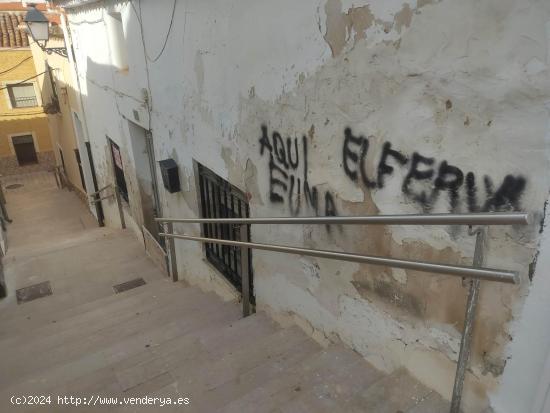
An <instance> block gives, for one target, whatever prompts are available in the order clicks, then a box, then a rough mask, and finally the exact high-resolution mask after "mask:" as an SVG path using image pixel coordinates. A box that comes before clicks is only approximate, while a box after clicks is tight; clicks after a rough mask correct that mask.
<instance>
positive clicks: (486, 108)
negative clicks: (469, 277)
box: [55, 0, 550, 413]
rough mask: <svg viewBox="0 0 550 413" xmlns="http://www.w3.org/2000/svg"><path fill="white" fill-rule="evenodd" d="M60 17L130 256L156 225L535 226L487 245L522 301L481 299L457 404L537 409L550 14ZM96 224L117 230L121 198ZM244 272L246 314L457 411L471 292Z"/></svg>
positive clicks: (424, 250)
mask: <svg viewBox="0 0 550 413" xmlns="http://www.w3.org/2000/svg"><path fill="white" fill-rule="evenodd" d="M55 3H56V4H58V5H60V6H63V7H64V8H65V11H66V13H67V18H68V25H67V27H68V31H67V33H68V34H69V35H70V39H71V42H72V48H73V49H74V61H72V59H73V57H70V59H71V63H72V64H73V65H74V68H75V72H76V76H77V78H78V79H79V83H80V96H81V98H82V112H83V117H84V118H85V119H84V122H83V129H84V135H85V140H87V142H88V145H89V148H90V152H91V155H92V156H91V158H92V159H93V160H94V163H95V169H96V180H97V182H98V186H99V187H103V186H105V185H109V184H111V185H117V186H118V187H119V188H120V190H121V193H122V195H123V198H124V201H123V204H124V215H125V221H126V223H127V224H128V226H129V227H130V228H131V229H132V230H133V231H135V233H136V234H137V236H139V237H143V238H146V235H144V234H146V233H150V234H152V235H153V237H154V236H155V234H156V233H157V232H158V227H156V225H155V223H154V221H153V218H154V217H155V216H165V217H179V218H184V217H212V216H213V217H224V216H247V215H249V216H255V217H269V216H315V215H321V216H325V215H326V216H336V215H338V216H347V215H373V214H419V213H426V214H428V213H447V212H452V213H470V212H492V211H526V212H529V213H530V215H531V217H532V223H531V225H529V226H528V227H527V228H523V227H522V228H520V227H517V228H516V227H511V228H508V227H494V228H491V229H490V230H489V240H488V243H487V245H486V250H485V257H486V259H485V265H486V266H487V267H494V268H509V269H513V270H517V271H519V273H520V276H521V282H520V284H519V286H509V285H504V284H497V283H491V282H486V283H483V287H482V292H481V301H480V306H479V308H478V321H477V323H476V326H475V338H474V344H473V353H472V360H471V364H470V368H469V370H468V373H467V380H466V389H465V399H464V403H465V411H468V412H481V411H484V410H485V409H486V408H488V407H492V408H493V409H494V410H495V411H496V412H518V411H522V412H523V411H525V412H537V413H540V412H541V411H543V410H540V409H539V410H536V409H537V408H538V407H537V406H543V405H544V403H547V400H545V397H546V396H544V395H545V394H548V392H547V390H548V389H549V388H550V378H549V377H547V376H545V374H544V370H543V367H544V363H543V362H541V360H549V361H548V363H550V354H548V348H550V327H549V326H548V325H547V323H546V322H544V321H543V317H541V316H540V314H547V311H548V310H549V309H548V304H547V302H548V300H547V299H546V300H545V299H544V297H545V295H544V294H545V291H546V292H547V291H548V289H547V288H546V287H547V286H548V284H549V283H550V272H549V271H548V270H549V263H548V262H547V259H546V257H548V256H549V254H548V248H550V241H549V239H548V235H547V230H546V228H545V224H544V223H545V218H546V215H545V214H547V208H545V205H546V203H547V200H548V193H549V189H550V176H549V175H548V173H547V171H548V168H549V166H550V165H549V159H550V149H549V146H548V145H549V142H550V140H549V139H550V138H549V137H550V122H549V117H548V116H549V114H548V102H549V101H550V92H549V91H550V88H549V86H550V82H549V78H550V76H549V66H550V60H549V59H550V58H549V56H550V35H549V33H550V31H549V30H548V27H550V26H549V25H550V4H549V3H547V2H531V1H528V0H520V1H513V2H512V1H505V2H502V1H499V2H494V1H481V2H478V1H474V0H466V1H461V2H448V1H410V2H409V1H401V2H384V1H372V0H361V1H355V2H353V4H352V2H349V1H342V0H323V1H318V0H315V1H313V0H311V1H310V0H305V1H300V2H296V1H286V0H285V1H279V2H268V1H259V2H258V1H256V2H227V1H214V2H204V1H193V0H192V1H187V2H184V1H179V0H175V1H174V2H163V3H162V4H159V2H153V1H141V2H116V1H102V2H98V1H89V0H88V1H84V0H67V1H57V2H55ZM174 167H175V169H176V170H177V173H178V178H179V179H178V180H177V183H178V185H172V183H170V182H168V183H167V184H166V185H165V183H164V181H163V180H162V179H161V177H162V174H163V171H164V172H170V171H173V169H171V168H174ZM83 173H84V176H85V179H88V180H91V177H92V172H91V170H90V168H89V167H88V168H86V167H85V168H84V172H83ZM102 206H103V210H104V213H105V220H106V223H107V225H112V226H118V225H120V219H119V215H118V210H117V207H116V203H115V202H114V200H113V199H110V200H105V201H104V202H103V203H102ZM177 231H185V232H186V233H188V234H191V235H200V234H204V235H209V234H213V235H216V234H218V233H219V234H222V236H223V237H230V238H231V237H232V235H231V234H230V232H231V229H230V228H225V227H223V226H221V227H214V226H205V227H202V228H200V227H199V226H191V225H189V226H181V227H178V228H177ZM223 234H225V235H223ZM251 239H252V240H253V241H254V242H259V243H262V242H263V243H275V244H287V245H288V244H290V245H297V246H305V247H310V248H318V249H325V250H342V251H353V252H356V253H363V254H370V255H380V256H393V257H400V258H409V259H416V260H422V261H431V262H448V263H454V264H463V265H470V264H471V262H472V257H473V249H474V237H472V236H470V235H468V231H467V229H465V228H458V227H454V226H451V227H399V226H372V227H360V226H341V227H338V226H334V225H332V226H329V227H325V226H322V227H318V226H308V225H304V226H256V227H255V226H253V227H252V233H251ZM176 249H177V257H178V262H177V265H178V272H179V274H180V276H181V277H182V278H185V279H186V280H188V281H189V282H191V283H193V284H198V285H200V286H202V287H204V288H206V289H212V290H215V291H217V292H218V293H220V294H222V295H225V296H229V297H238V296H239V290H240V284H239V283H240V277H242V274H239V272H238V270H237V267H238V266H237V265H234V264H236V263H237V261H238V257H237V256H236V254H237V253H236V251H235V250H234V249H231V248H217V247H214V246H211V245H210V246H206V247H204V248H203V247H202V246H201V245H200V244H196V243H192V242H184V241H181V242H178V243H177V245H176ZM251 264H252V275H253V284H252V287H253V291H254V298H255V303H256V306H257V308H259V309H263V310H266V311H268V312H270V313H271V314H273V315H274V316H275V317H277V318H280V319H285V318H290V319H292V320H294V321H295V322H297V323H299V324H300V325H302V326H303V327H304V328H305V329H306V330H308V331H309V332H310V333H311V334H313V335H316V336H318V337H322V338H324V339H328V340H331V339H333V338H338V339H340V340H342V341H344V342H345V343H347V344H348V345H349V346H350V347H352V348H354V349H355V350H356V351H358V352H359V353H361V354H363V355H364V356H365V357H366V358H367V359H368V360H369V361H371V362H372V363H373V364H375V365H376V366H377V367H378V368H380V369H383V370H386V371H391V370H394V369H396V368H399V367H405V368H406V369H408V370H409V371H410V372H411V373H412V374H413V375H415V376H416V377H417V378H419V379H420V380H421V381H423V382H424V383H425V384H427V385H428V386H430V387H431V388H434V389H435V390H437V391H438V392H440V393H441V394H442V395H444V396H445V397H449V395H450V394H451V390H452V383H453V379H454V369H455V367H456V360H457V354H458V349H459V343H460V333H461V329H462V325H463V322H464V307H465V302H466V296H467V291H468V289H467V286H466V285H465V284H464V283H462V280H460V279H457V278H456V277H452V276H442V275H433V274H425V273H420V272H415V271H405V270H395V269H394V270H392V269H390V268H386V267H380V266H372V265H360V264H355V263H344V262H339V261H328V260H322V259H314V258H308V257H304V256H282V255H278V254H275V253H266V252H261V251H254V252H253V253H252V260H251ZM533 334H535V335H536V337H537V340H536V342H537V344H536V345H535V344H532V345H529V342H530V337H532V336H533ZM531 343H532V342H531ZM251 345H253V343H251ZM517 377H522V380H521V382H519V383H518V380H517Z"/></svg>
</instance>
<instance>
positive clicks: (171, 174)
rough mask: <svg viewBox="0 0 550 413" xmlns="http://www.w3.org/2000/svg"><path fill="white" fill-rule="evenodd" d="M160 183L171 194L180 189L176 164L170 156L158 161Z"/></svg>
mask: <svg viewBox="0 0 550 413" xmlns="http://www.w3.org/2000/svg"><path fill="white" fill-rule="evenodd" d="M159 165H160V171H161V173H162V183H163V184H164V187H165V188H166V190H167V191H168V192H170V193H171V194H173V193H174V192H179V191H180V190H181V185H180V177H179V172H178V165H177V164H176V161H174V160H173V159H172V158H169V159H163V160H162V161H159Z"/></svg>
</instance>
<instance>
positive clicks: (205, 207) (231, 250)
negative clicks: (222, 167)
mask: <svg viewBox="0 0 550 413" xmlns="http://www.w3.org/2000/svg"><path fill="white" fill-rule="evenodd" d="M197 167H198V175H199V191H200V194H199V195H200V201H201V218H248V217H250V207H249V204H248V200H247V198H246V195H245V193H244V192H243V191H241V190H240V189H238V188H237V187H235V186H234V185H232V184H231V183H229V182H228V181H226V180H225V179H223V178H221V177H220V176H218V175H216V174H215V173H214V172H213V171H211V170H210V169H208V168H206V167H205V166H204V165H201V164H199V163H197ZM202 234H203V235H204V236H205V237H207V238H218V239H228V240H234V241H240V240H241V239H240V228H239V226H238V225H232V224H203V225H202ZM248 234H249V235H248V237H249V239H248V240H247V241H250V230H249V231H248ZM205 254H206V258H207V259H208V261H209V262H210V263H211V264H212V265H213V266H214V267H216V269H218V271H220V272H221V273H222V274H223V276H224V277H225V278H226V279H227V280H228V281H229V282H231V284H233V285H234V286H235V287H236V288H237V289H238V290H239V291H240V290H241V288H242V266H241V249H240V247H233V246H229V245H221V244H205ZM248 268H249V279H250V292H251V299H252V300H253V297H254V293H253V292H254V289H253V277H252V273H253V271H252V254H251V253H249V263H248Z"/></svg>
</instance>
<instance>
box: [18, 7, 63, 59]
mask: <svg viewBox="0 0 550 413" xmlns="http://www.w3.org/2000/svg"><path fill="white" fill-rule="evenodd" d="M30 6H31V7H30V9H29V11H27V14H26V15H25V20H24V21H25V23H26V24H27V27H28V29H29V33H30V34H31V37H32V39H33V40H34V41H35V42H36V44H37V45H38V46H39V47H40V48H41V49H42V50H43V51H44V52H46V53H48V54H52V53H57V54H58V55H60V56H63V57H67V48H66V47H46V45H47V43H48V40H49V38H50V30H49V25H50V23H49V21H48V18H47V17H46V16H45V15H44V13H42V12H41V11H40V10H38V9H37V8H36V6H34V5H30ZM40 42H44V43H43V44H42V43H40Z"/></svg>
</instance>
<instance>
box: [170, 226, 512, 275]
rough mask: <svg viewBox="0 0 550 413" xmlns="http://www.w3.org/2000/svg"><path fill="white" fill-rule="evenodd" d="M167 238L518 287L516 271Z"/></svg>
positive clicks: (276, 246) (174, 236) (180, 235)
mask: <svg viewBox="0 0 550 413" xmlns="http://www.w3.org/2000/svg"><path fill="white" fill-rule="evenodd" d="M159 235H160V236H162V237H166V238H176V239H185V240H189V241H198V242H204V243H207V244H223V245H232V246H235V247H247V248H252V249H258V250H265V251H274V252H284V253H288V254H299V255H307V256H310V257H319V258H328V259H333V260H340V261H350V262H359V263H363V264H372V265H386V266H389V267H395V268H402V269H405V270H414V271H426V272H434V273H439V274H448V275H455V276H458V277H468V278H477V279H480V280H486V281H499V282H503V283H508V284H518V283H519V273H518V272H517V271H506V270H497V269H492V268H476V267H468V266H462V265H447V264H437V263H432V262H423V261H412V260H401V259H396V258H385V257H378V256H374V255H360V254H352V253H345V252H338V251H327V250H317V249H309V248H300V247H291V246H286V245H275V244H258V243H255V242H242V241H232V240H226V239H219V238H205V237H194V236H190V235H185V234H168V233H164V232H161V233H160V234H159Z"/></svg>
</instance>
